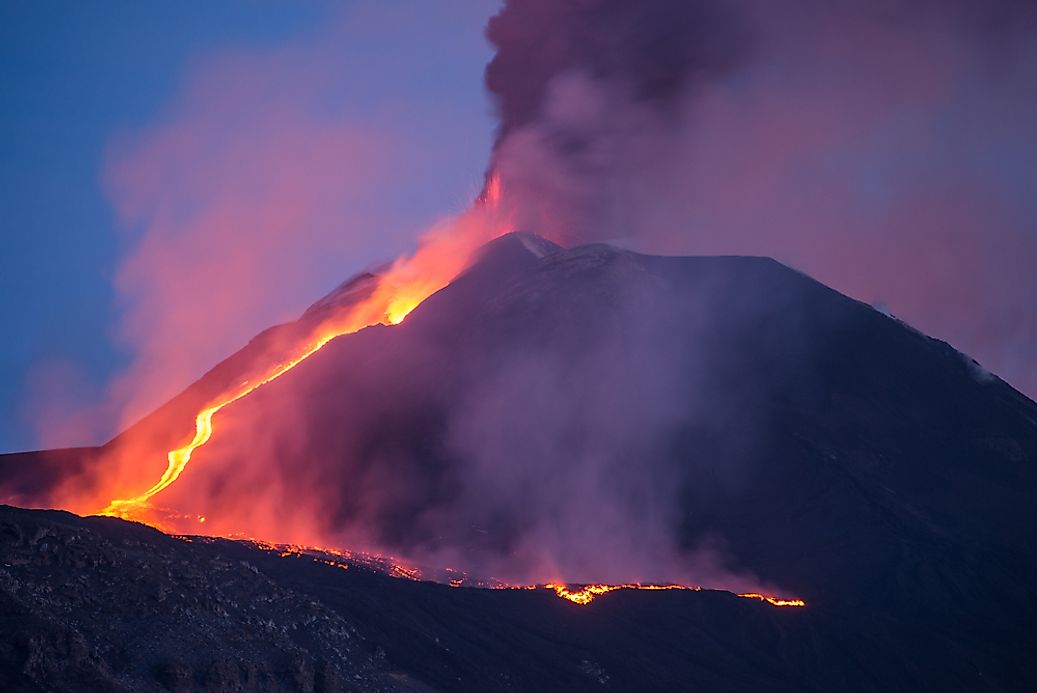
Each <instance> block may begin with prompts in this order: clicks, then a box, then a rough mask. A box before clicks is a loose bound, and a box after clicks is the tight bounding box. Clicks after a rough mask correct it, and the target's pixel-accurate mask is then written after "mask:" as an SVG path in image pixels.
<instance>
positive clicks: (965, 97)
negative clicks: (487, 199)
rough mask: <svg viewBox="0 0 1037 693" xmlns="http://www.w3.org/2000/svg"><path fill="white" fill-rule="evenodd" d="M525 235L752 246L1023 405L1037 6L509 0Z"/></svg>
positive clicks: (1028, 381) (505, 173) (1035, 195)
mask: <svg viewBox="0 0 1037 693" xmlns="http://www.w3.org/2000/svg"><path fill="white" fill-rule="evenodd" d="M487 35H488V37H489V39H490V41H491V42H492V43H493V44H494V45H495V47H496V48H497V54H496V57H495V58H494V59H493V61H492V63H491V64H490V65H489V67H488V69H487V73H486V83H487V86H488V88H489V90H490V91H491V93H492V94H493V96H494V98H495V102H496V105H497V108H498V111H499V115H500V129H499V137H498V140H497V143H496V147H495V156H494V161H493V168H494V170H496V171H497V172H498V173H499V174H500V176H501V180H502V182H503V189H504V191H505V196H506V198H505V204H507V205H510V206H511V207H512V208H513V210H514V212H515V214H516V217H517V218H518V219H519V220H520V225H522V226H524V227H525V228H529V229H531V230H536V231H538V232H540V233H542V234H544V235H546V236H548V237H551V238H554V239H557V240H562V241H569V242H581V241H587V240H593V239H599V240H600V239H606V240H620V239H626V240H627V242H628V243H631V244H633V245H635V246H636V247H637V248H638V249H643V250H645V251H648V252H659V253H670V254H672V253H678V254H749V255H767V256H771V257H774V258H776V259H778V260H781V261H783V262H785V263H786V264H789V265H792V266H794V267H797V268H798V269H801V270H803V271H805V272H807V273H808V274H810V275H812V276H814V277H816V278H818V279H820V280H821V281H823V282H825V283H827V284H829V285H830V286H833V287H834V288H836V289H839V290H840V291H843V292H844V293H847V294H849V295H851V296H854V297H856V298H859V299H861V300H865V301H869V302H872V303H880V304H883V305H886V306H888V307H889V309H890V310H891V311H892V312H893V313H895V314H896V315H897V316H899V317H901V318H902V319H904V320H906V321H907V322H909V323H911V324H914V325H916V326H917V327H919V328H920V329H922V330H924V331H926V332H928V333H930V334H933V335H935V336H938V337H941V338H943V339H946V340H948V341H950V342H951V343H952V344H954V345H955V346H956V347H958V348H959V349H961V350H963V351H965V352H967V353H969V354H970V355H972V356H974V357H976V358H977V359H978V360H979V361H980V362H982V363H983V364H984V365H985V366H987V367H988V368H990V369H991V370H993V371H994V372H996V373H998V374H999V375H1001V376H1002V377H1004V378H1006V379H1007V380H1008V381H1009V382H1012V383H1013V384H1014V385H1016V387H1019V388H1021V389H1023V390H1024V391H1026V392H1028V393H1029V394H1030V395H1031V396H1033V395H1035V394H1037V369H1035V368H1034V366H1033V362H1034V359H1033V356H1034V354H1035V352H1037V274H1035V273H1034V271H1033V268H1034V267H1037V126H1035V125H1034V123H1037V90H1034V89H1033V85H1034V84H1035V83H1037V6H1035V5H1034V4H1033V3H1029V2H1022V1H1019V2H1016V1H1012V0H1001V1H997V2H982V1H979V0H976V1H971V0H957V1H955V2H929V1H927V0H886V1H885V2H878V3H874V2H838V3H830V2H814V1H813V0H797V1H796V2H782V3H773V2H766V1H756V0H724V1H721V2H697V1H689V2H677V1H666V0H654V1H650V2H637V3H629V2H622V1H621V0H590V1H589V2H552V1H550V0H509V1H508V2H507V3H505V7H504V8H503V10H502V11H501V12H500V14H499V15H497V16H496V17H495V18H493V19H492V20H491V22H490V24H489V28H488V32H487Z"/></svg>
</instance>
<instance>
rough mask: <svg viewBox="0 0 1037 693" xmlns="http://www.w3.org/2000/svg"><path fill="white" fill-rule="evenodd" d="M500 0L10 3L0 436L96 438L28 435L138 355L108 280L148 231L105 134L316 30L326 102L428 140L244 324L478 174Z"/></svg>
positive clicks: (85, 432) (1, 24) (372, 248)
mask: <svg viewBox="0 0 1037 693" xmlns="http://www.w3.org/2000/svg"><path fill="white" fill-rule="evenodd" d="M495 4H496V3H494V2H492V1H491V0H471V1H464V2H460V3H454V4H453V6H452V7H451V8H450V9H449V10H447V9H444V8H443V7H442V6H441V4H440V3H422V2H419V1H417V0H413V1H410V2H405V1H400V2H388V3H385V2H383V3H378V2H372V1H369V2H353V3H347V4H334V5H333V4H329V3H318V2H306V3H296V2H276V3H275V2H259V3H257V2H244V1H241V2H237V1H221V2H219V3H190V4H187V3H138V2H123V1H112V2H105V3H57V2H39V3H4V4H3V5H2V7H0V46H2V48H0V50H2V54H3V59H2V61H0V84H2V90H3V94H4V99H3V105H2V106H0V152H2V155H0V224H2V232H0V233H2V241H3V246H2V247H3V252H2V254H0V292H2V295H3V297H4V298H3V307H4V318H3V324H4V332H5V334H6V335H7V339H5V340H3V341H2V342H0V450H2V451H10V450H18V449H26V448H31V447H34V446H36V445H38V444H39V443H40V442H47V443H48V444H54V443H55V442H58V443H61V444H74V443H82V444H90V443H96V442H99V439H93V440H91V439H83V440H77V439H76V438H77V435H82V436H86V437H88V438H89V437H90V436H95V437H96V436H101V437H103V436H104V435H106V434H107V433H110V431H109V430H105V426H104V423H103V422H101V423H100V424H99V423H98V422H97V421H96V417H95V419H94V420H92V421H91V424H90V425H86V426H83V427H80V428H76V427H75V426H72V427H70V428H71V430H72V431H73V432H72V433H69V434H67V435H65V436H64V437H62V436H61V435H59V436H58V437H57V438H56V439H55V438H50V439H49V440H43V441H41V438H40V435H39V434H40V431H41V428H43V427H45V426H46V425H47V421H48V419H49V418H51V417H53V416H58V418H64V419H67V418H69V417H71V418H75V416H76V415H78V414H79V413H80V412H81V411H82V410H84V409H89V408H90V407H91V404H92V403H93V402H95V401H99V400H100V399H102V398H103V397H104V396H105V392H106V388H107V386H108V384H109V383H110V382H111V380H112V379H113V378H115V377H116V376H117V375H118V374H119V373H120V372H122V371H124V370H125V369H126V368H127V367H128V365H129V364H130V363H131V362H132V361H133V359H134V358H135V356H136V355H135V354H134V351H133V346H132V345H128V344H126V343H125V340H121V339H120V338H119V330H120V327H119V326H120V324H122V322H123V321H124V319H125V313H126V311H127V310H128V307H127V301H128V298H127V296H126V295H124V294H125V292H123V294H120V292H119V291H117V289H116V288H115V281H116V277H117V275H118V273H119V268H120V266H121V265H122V263H123V262H124V261H125V258H126V257H127V255H129V254H131V253H132V251H133V248H134V247H135V243H136V242H138V241H139V239H140V234H141V233H142V231H141V229H140V228H134V227H133V225H132V224H127V223H126V222H125V220H123V219H121V218H120V217H119V216H117V214H116V213H115V211H114V210H113V200H112V193H111V190H110V189H109V186H107V185H106V182H105V175H106V174H105V168H106V161H108V160H109V159H110V158H111V151H112V147H113V144H118V143H119V142H120V141H123V140H125V139H126V138H131V139H132V137H134V136H135V133H141V132H144V133H145V137H146V133H148V132H149V131H150V130H149V129H154V128H157V127H161V126H162V124H163V123H166V122H168V121H170V120H174V121H175V120H176V119H177V118H178V117H180V116H181V114H182V111H183V110H184V108H183V107H182V106H178V105H177V104H178V103H180V102H182V101H183V98H182V94H183V92H184V91H185V89H187V90H189V89H190V85H191V81H192V79H194V78H195V77H196V76H197V75H199V74H206V72H207V69H208V66H209V65H210V64H212V63H213V62H219V61H221V60H223V59H224V57H225V56H227V55H231V56H245V59H246V62H247V61H250V60H251V61H254V62H255V61H262V60H264V59H265V58H264V56H267V55H271V54H273V55H277V54H279V53H280V52H284V51H286V50H287V51H296V52H298V51H300V50H309V48H310V47H311V46H313V47H315V48H314V50H321V44H322V43H323V44H325V47H326V48H327V50H328V55H329V56H330V58H331V61H332V67H333V68H335V66H334V61H341V63H342V64H341V75H342V77H341V80H340V81H337V76H338V74H339V73H338V72H336V71H335V70H334V69H332V70H331V71H330V72H329V76H328V77H327V78H326V80H325V82H323V84H324V85H326V86H327V90H328V91H327V94H328V97H329V103H330V104H331V105H330V106H328V108H329V109H330V111H329V118H345V119H353V120H355V121H357V122H358V123H371V122H375V121H377V125H378V127H379V131H380V132H381V134H382V135H384V136H385V137H386V138H387V139H388V140H394V141H400V142H404V143H405V144H406V146H408V147H411V148H414V149H416V150H420V151H421V152H422V156H421V157H418V160H420V163H418V164H415V170H414V171H413V172H411V173H412V174H411V175H405V176H403V177H402V178H401V181H402V182H401V186H403V189H393V188H392V186H390V185H386V184H385V183H384V181H383V183H381V184H379V185H377V186H375V187H374V188H373V189H372V190H371V191H367V192H368V194H365V197H364V205H365V211H364V219H367V220H370V221H371V223H372V224H375V225H384V229H385V232H384V233H380V232H379V233H372V234H371V235H370V237H369V238H368V239H367V240H366V241H365V242H364V243H352V244H349V243H346V244H341V245H339V246H337V247H336V248H335V249H334V251H331V250H327V251H323V252H322V249H321V248H319V247H314V248H313V249H312V253H313V256H314V259H315V261H314V264H313V268H314V269H313V272H312V273H311V274H312V276H310V277H309V278H308V281H307V282H305V283H304V284H305V285H303V286H300V287H299V289H298V291H291V290H288V289H285V290H284V291H283V292H282V293H283V294H284V296H285V298H284V300H283V301H282V302H280V303H279V305H278V306H276V310H275V309H274V308H271V310H270V311H269V312H266V311H256V313H257V314H256V315H253V316H249V318H248V319H246V320H244V321H242V324H241V325H240V326H239V327H238V328H237V331H236V332H233V333H231V334H230V335H229V336H228V337H226V338H227V339H239V338H244V339H247V337H248V336H249V334H251V333H254V331H257V330H258V329H261V328H262V327H263V326H265V325H266V324H269V322H271V321H273V320H276V319H282V318H283V317H284V316H285V315H286V314H288V313H291V312H292V311H296V310H301V309H302V308H304V307H305V306H306V305H307V303H308V302H309V301H312V300H314V299H316V298H318V295H319V293H320V291H322V290H326V289H330V288H331V287H333V286H334V285H335V284H337V283H338V282H339V281H340V280H341V279H343V278H345V277H346V276H348V275H349V274H351V273H352V272H354V271H356V270H358V269H361V268H363V267H364V266H367V265H369V264H371V263H372V262H375V261H378V260H381V259H386V258H389V257H392V256H393V255H395V254H397V253H398V252H400V251H402V250H405V249H406V248H407V245H408V243H409V241H410V240H411V239H412V238H413V237H414V236H416V235H417V234H418V233H419V232H420V231H421V230H422V228H423V227H424V226H425V225H427V224H428V223H430V222H431V221H433V220H434V219H436V218H437V217H438V216H440V215H442V214H444V213H448V212H450V211H453V210H455V209H456V208H457V207H458V205H460V204H463V201H464V200H465V199H466V196H467V195H469V194H470V193H471V191H472V189H473V186H476V185H478V183H479V176H480V175H481V173H482V169H483V167H484V166H485V163H486V155H487V151H488V147H489V142H490V138H491V135H492V118H491V116H490V109H489V106H488V103H487V101H486V98H485V96H484V94H483V89H482V83H481V72H482V67H483V65H484V64H485V63H486V61H487V60H488V59H489V56H490V51H489V48H488V47H487V46H486V44H485V41H484V40H483V38H482V36H481V28H482V26H483V24H484V23H485V21H486V19H487V17H488V16H489V15H490V14H491V13H492V12H493V10H494V7H495ZM329 26H337V27H339V28H338V29H335V30H329V28H328V27H329ZM291 64H292V63H290V62H289V65H291ZM288 69H289V70H290V69H291V68H290V67H289V68H288ZM335 69H337V68H335ZM288 79H291V76H290V75H289V77H288ZM178 95H180V96H178ZM339 101H342V102H348V104H347V105H346V106H345V107H338V106H336V105H335V104H336V102H339ZM340 105H341V104H340ZM202 110H203V111H204V106H203V107H202ZM387 114H390V115H387ZM192 117H200V118H204V117H206V114H205V113H204V112H203V113H201V114H197V113H195V114H194V116H192ZM430 123H431V125H430ZM393 161H397V160H396V159H394V160H393ZM430 173H431V174H433V175H430ZM145 225H146V224H145ZM315 294H317V295H315ZM129 299H132V296H131V297H129ZM221 346H222V345H221ZM208 365H212V364H211V363H208V364H203V363H202V362H198V363H195V364H193V367H194V368H196V369H199V368H200V369H202V370H204V368H205V367H207V366H208ZM197 374H200V372H198V373H197ZM184 384H186V383H184ZM112 425H114V424H112ZM44 438H46V436H44Z"/></svg>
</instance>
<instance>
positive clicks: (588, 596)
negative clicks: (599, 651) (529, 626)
mask: <svg viewBox="0 0 1037 693" xmlns="http://www.w3.org/2000/svg"><path fill="white" fill-rule="evenodd" d="M544 587H546V588H547V589H550V590H554V593H555V594H556V595H557V596H558V597H560V598H562V599H567V600H569V601H570V602H573V603H574V604H580V605H584V604H590V603H591V602H592V601H594V600H595V599H597V598H598V597H599V596H601V595H603V594H608V593H609V592H615V591H616V590H690V591H692V592H701V591H702V588H701V587H699V586H697V585H695V586H689V585H673V584H665V585H654V584H649V583H645V584H642V583H639V582H633V583H627V584H622V585H603V584H597V585H583V586H581V587H576V586H575V585H564V584H556V583H549V584H546V585H544ZM737 596H739V597H742V598H743V599H759V600H760V601H764V602H767V603H768V604H770V605H772V606H806V605H807V604H806V602H805V601H803V600H802V599H780V598H778V597H769V596H767V595H765V594H759V593H757V592H747V593H745V594H739V595H737Z"/></svg>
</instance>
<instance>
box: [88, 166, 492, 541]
mask: <svg viewBox="0 0 1037 693" xmlns="http://www.w3.org/2000/svg"><path fill="white" fill-rule="evenodd" d="M499 199H500V184H499V182H498V180H497V178H496V177H495V176H492V177H491V178H490V180H489V181H488V182H487V186H486V191H485V192H484V194H483V195H481V196H480V197H479V199H478V200H477V201H476V203H475V204H474V205H473V206H472V207H471V208H469V210H468V211H467V212H465V213H464V214H462V215H460V216H458V217H456V218H454V219H451V220H449V221H448V222H447V223H445V224H443V225H441V226H438V227H433V228H432V229H431V230H430V231H429V232H427V233H426V234H425V235H424V236H423V237H422V242H421V244H420V245H419V248H418V250H417V252H416V253H415V254H414V255H412V256H409V257H401V258H399V259H398V260H397V261H396V262H394V263H393V265H392V266H391V267H390V268H389V270H388V271H386V272H385V273H384V274H382V275H381V276H379V277H378V283H377V286H376V287H375V289H374V291H373V292H372V293H371V295H370V296H369V297H368V298H367V299H365V300H363V301H361V302H360V303H359V304H358V305H355V306H352V307H350V308H349V309H347V310H345V311H344V315H336V316H334V317H332V318H331V319H328V320H325V321H324V322H323V323H321V324H320V325H319V326H318V327H317V328H316V329H315V330H313V331H312V332H311V334H310V336H309V337H308V338H306V339H303V340H300V343H299V344H298V345H296V346H295V347H294V349H292V350H291V353H290V355H289V356H288V357H287V358H283V360H281V361H280V362H278V363H276V364H275V365H272V366H270V367H268V369H267V370H266V371H265V372H261V373H259V374H257V375H254V376H253V377H249V378H246V379H245V380H244V381H242V382H240V384H239V385H237V387H235V388H233V389H231V390H228V391H226V392H224V393H223V394H222V395H220V396H219V397H217V398H216V399H215V400H214V401H212V402H211V403H210V404H208V405H207V406H205V407H204V408H203V409H202V410H201V411H199V412H198V413H197V414H196V415H195V420H194V437H193V438H192V439H191V441H190V442H188V443H187V444H186V445H183V446H181V447H178V448H175V449H173V450H170V451H169V452H168V453H167V455H166V458H167V464H166V469H165V471H164V472H163V473H162V476H161V477H160V478H159V480H158V481H156V482H155V483H154V484H153V485H152V486H151V487H150V488H148V489H147V490H146V491H144V492H143V493H140V494H139V495H136V496H132V497H130V498H122V499H115V500H112V501H110V502H109V503H108V504H107V505H106V506H105V507H104V508H103V509H101V510H100V511H98V514H100V515H109V516H115V517H120V518H123V519H127V520H136V521H139V522H144V523H146V524H151V525H153V526H156V527H158V528H159V529H168V528H165V527H163V525H162V522H161V521H159V520H157V519H156V518H155V517H152V516H149V514H148V512H147V511H148V510H149V509H150V508H151V505H150V501H151V499H152V498H153V497H154V496H155V495H156V494H158V493H160V492H161V491H162V490H164V489H166V488H168V487H169V486H170V485H171V484H173V482H175V481H176V480H177V479H178V478H179V477H180V475H181V474H182V473H183V471H184V469H185V468H186V467H187V464H188V462H190V461H191V455H192V454H193V453H194V451H195V450H197V449H198V448H199V447H201V446H203V445H205V444H206V443H207V442H208V441H209V439H210V438H211V437H212V435H213V417H214V416H215V415H216V413H217V412H219V411H220V410H221V409H223V408H224V407H226V406H228V405H230V404H233V403H234V402H236V401H238V400H239V399H241V398H243V397H245V396H246V395H248V394H250V393H252V392H254V391H255V390H256V389H257V388H259V387H262V386H263V385H266V384H267V383H269V382H271V381H273V380H275V379H277V378H279V377H281V376H282V375H284V374H285V373H287V372H288V371H290V370H291V369H292V368H294V367H295V366H297V365H298V364H300V363H301V362H303V361H304V360H306V359H307V358H309V357H310V356H312V355H313V354H315V353H316V352H317V351H319V350H320V349H321V348H323V347H324V346H325V345H326V344H328V342H330V341H331V340H333V339H335V338H336V337H339V336H341V335H345V334H352V333H354V332H357V331H359V330H361V329H363V328H365V327H370V326H372V325H376V324H383V325H396V324H399V323H400V322H402V321H403V319H404V318H406V317H407V315H408V314H410V312H411V311H412V310H414V309H415V308H416V307H417V306H418V305H419V304H420V303H421V302H422V301H424V300H425V299H426V298H428V297H429V296H430V295H432V294H433V293H435V292H436V291H438V290H439V289H441V288H443V287H444V286H446V285H447V284H448V283H449V282H450V281H451V280H452V279H453V278H454V277H456V276H457V275H458V274H459V273H460V272H461V271H463V270H464V268H465V266H466V265H467V263H468V259H469V257H470V255H471V253H472V251H473V250H475V249H476V248H478V247H480V246H481V245H483V244H484V243H486V242H488V241H490V240H492V239H493V238H496V237H498V236H500V235H502V234H503V233H505V232H506V231H508V230H509V224H508V223H507V221H506V220H505V219H504V218H503V216H502V215H500V214H498V213H497V207H498V202H499Z"/></svg>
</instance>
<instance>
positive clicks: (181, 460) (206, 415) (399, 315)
mask: <svg viewBox="0 0 1037 693" xmlns="http://www.w3.org/2000/svg"><path fill="white" fill-rule="evenodd" d="M420 302H421V301H420V300H417V301H415V300H409V301H401V300H399V299H397V300H394V301H392V302H390V304H389V307H388V309H387V310H386V313H385V316H384V318H383V321H382V324H389V325H398V324H399V323H400V322H402V321H403V319H404V318H405V317H407V315H408V314H409V313H410V312H411V311H412V310H414V309H415V308H416V307H417V306H418V304H419V303H420ZM358 312H359V311H358ZM362 315H363V313H359V315H357V317H356V318H355V319H354V320H350V321H349V322H348V326H346V327H343V328H342V329H338V330H331V331H330V332H329V333H328V334H325V335H323V336H321V337H320V338H318V339H317V341H316V342H313V343H312V345H311V346H310V347H309V348H308V349H307V350H306V351H305V352H303V354H302V355H301V356H297V357H296V358H294V359H291V360H290V361H286V362H284V363H281V364H278V365H277V366H275V367H274V368H273V370H271V371H270V372H269V373H268V374H267V375H266V376H265V377H264V378H263V379H262V380H260V381H259V382H257V383H255V384H250V381H248V380H246V381H245V382H243V383H242V389H240V390H238V391H237V392H236V393H234V394H232V395H230V396H228V397H226V398H225V399H223V400H222V401H220V402H219V403H217V404H214V405H212V406H209V407H206V408H205V409H202V410H201V411H200V412H198V414H197V416H195V419H194V438H193V439H192V440H191V442H190V443H188V444H187V445H185V446H183V447H180V448H176V449H175V450H170V451H169V453H168V454H167V459H168V464H167V465H166V470H165V471H164V472H163V473H162V477H161V478H160V479H159V480H158V481H157V482H155V485H154V486H152V487H151V488H149V489H148V490H147V491H145V492H144V493H142V494H140V495H139V496H134V497H133V498H125V499H117V500H113V501H111V502H110V503H108V505H107V506H106V507H105V508H104V509H103V510H101V511H100V512H99V513H98V514H99V515H108V516H113V517H120V518H122V519H124V520H129V519H135V520H139V519H140V518H138V517H136V515H137V513H139V512H140V511H142V510H144V509H145V508H147V507H148V501H149V500H150V499H151V497H152V496H154V495H155V494H156V493H159V492H160V491H162V490H163V489H165V488H167V487H168V486H169V485H170V484H172V483H173V482H174V481H176V480H177V478H178V477H179V476H180V474H181V473H182V472H183V471H184V468H185V467H187V463H188V462H190V461H191V453H193V452H194V451H195V450H196V449H198V448H200V447H201V446H203V445H205V444H206V443H207V442H209V439H210V438H211V437H212V417H213V416H214V415H215V414H216V412H218V411H220V410H221V409H223V408H224V407H226V406H227V405H229V404H233V403H234V402H237V401H238V400H239V399H241V398H242V397H244V396H245V395H248V394H249V393H251V392H253V391H255V390H256V389H257V388H259V387H262V386H263V385H266V384H267V383H269V382H271V381H273V380H276V379H277V378H279V377H281V376H282V375H284V374H285V373H287V372H288V371H290V370H291V369H292V368H294V367H295V366H297V365H298V364H300V363H302V362H303V361H305V360H306V359H307V358H309V357H310V356H312V355H313V354H315V353H317V352H318V351H320V349H322V348H323V347H324V345H326V344H327V343H328V342H330V341H331V340H333V339H335V338H336V337H339V336H342V335H345V334H352V333H354V332H357V331H359V330H362V329H363V328H365V327H370V326H371V325H372V324H376V323H372V322H367V321H365V320H363V319H362V317H361V316H362ZM358 323H362V324H358ZM148 524H155V523H154V522H149V523H148ZM159 528H160V529H161V527H159Z"/></svg>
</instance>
